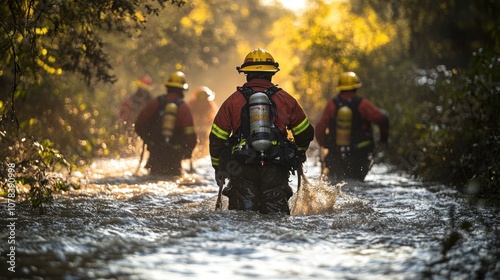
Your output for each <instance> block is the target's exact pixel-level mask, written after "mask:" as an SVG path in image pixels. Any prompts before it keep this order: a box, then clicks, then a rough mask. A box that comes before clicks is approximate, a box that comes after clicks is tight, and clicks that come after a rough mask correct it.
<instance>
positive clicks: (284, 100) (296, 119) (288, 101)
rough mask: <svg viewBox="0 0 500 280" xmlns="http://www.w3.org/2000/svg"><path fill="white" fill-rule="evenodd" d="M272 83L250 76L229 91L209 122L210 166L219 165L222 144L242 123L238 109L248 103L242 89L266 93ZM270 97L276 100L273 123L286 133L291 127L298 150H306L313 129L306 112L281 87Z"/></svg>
mask: <svg viewBox="0 0 500 280" xmlns="http://www.w3.org/2000/svg"><path fill="white" fill-rule="evenodd" d="M271 86H273V84H272V83H271V82H270V81H268V80H265V79H253V80H251V81H250V82H247V83H245V84H244V85H243V86H242V87H237V90H236V91H235V92H234V93H233V94H231V95H230V96H229V97H228V98H227V99H226V100H225V101H224V103H223V104H222V105H221V107H220V108H219V111H218V112H217V115H216V116H215V118H214V122H213V124H212V130H211V132H210V156H211V157H212V165H213V166H214V168H217V167H218V162H219V158H220V155H221V153H222V151H223V149H224V143H225V141H227V140H228V139H229V137H230V136H231V135H232V134H233V133H235V132H236V131H238V129H239V128H240V125H241V109H242V107H243V106H244V105H245V104H246V103H247V100H246V98H245V96H244V95H243V94H242V93H241V91H240V90H241V88H243V87H251V88H252V89H253V90H254V91H260V92H265V91H267V89H268V88H269V87H271ZM271 99H272V100H273V101H274V102H275V103H276V108H277V111H278V119H277V120H276V122H275V123H274V125H275V126H276V127H277V128H278V129H279V130H280V131H281V132H282V133H283V135H285V138H286V136H287V129H289V130H291V132H292V134H293V136H294V140H295V143H296V145H297V146H298V148H299V150H303V151H305V150H307V148H308V147H309V143H310V142H311V141H312V140H313V139H314V128H313V126H312V125H311V124H310V123H309V120H308V119H307V116H306V114H305V113H304V111H303V109H302V107H300V105H299V104H298V102H297V100H296V99H295V98H293V97H292V96H291V95H290V94H288V93H287V92H286V91H284V90H279V91H277V92H276V93H275V94H274V95H272V97H271Z"/></svg>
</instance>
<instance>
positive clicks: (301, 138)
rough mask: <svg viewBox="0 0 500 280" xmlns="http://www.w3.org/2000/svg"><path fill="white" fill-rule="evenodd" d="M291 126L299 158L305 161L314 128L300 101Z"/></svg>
mask: <svg viewBox="0 0 500 280" xmlns="http://www.w3.org/2000/svg"><path fill="white" fill-rule="evenodd" d="M290 126H291V131H292V134H293V138H294V141H295V145H297V157H298V158H299V160H301V161H305V159H306V157H305V153H306V151H307V149H308V148H309V143H311V141H312V140H313V139H314V128H313V126H312V125H311V123H310V122H309V119H308V118H307V116H306V114H305V113H304V110H303V109H302V108H301V107H300V106H299V105H298V103H297V104H296V106H295V108H294V110H293V114H292V122H291V123H290Z"/></svg>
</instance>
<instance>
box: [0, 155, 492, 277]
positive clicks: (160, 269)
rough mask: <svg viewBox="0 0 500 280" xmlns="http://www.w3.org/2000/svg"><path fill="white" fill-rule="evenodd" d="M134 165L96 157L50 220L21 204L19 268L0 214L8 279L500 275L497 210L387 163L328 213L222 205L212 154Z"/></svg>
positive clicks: (312, 175)
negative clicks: (171, 171)
mask: <svg viewBox="0 0 500 280" xmlns="http://www.w3.org/2000/svg"><path fill="white" fill-rule="evenodd" d="M136 164H137V160H135V161H134V160H133V159H122V160H106V161H100V162H97V163H95V164H94V165H93V166H92V167H91V168H90V169H89V173H88V174H86V175H87V178H89V179H88V181H87V182H86V186H85V187H83V188H81V189H79V190H73V191H70V192H68V193H65V194H60V195H57V196H56V199H55V202H54V205H53V207H52V208H50V209H48V210H47V211H46V213H45V214H43V215H40V214H38V212H37V211H34V210H32V209H30V208H29V207H27V206H25V204H19V205H17V208H16V211H17V215H18V220H17V221H16V227H15V240H16V249H15V254H16V255H15V256H16V257H15V272H11V271H9V270H8V267H9V265H8V264H7V266H6V263H7V260H8V259H7V253H8V251H9V250H8V248H9V247H8V246H9V245H8V244H7V238H8V236H9V231H8V230H7V221H6V220H5V219H3V220H2V230H1V235H2V238H1V240H2V241H1V242H2V245H1V249H2V257H1V261H2V265H1V266H0V267H1V268H2V270H1V272H0V275H1V276H0V277H1V278H7V279H13V278H17V279H500V265H499V264H498V260H500V241H499V240H498V239H499V238H498V236H499V234H498V233H499V225H500V223H499V220H500V217H499V215H498V210H495V209H491V208H488V207H480V206H476V205H469V204H468V203H467V200H466V199H465V198H464V197H463V196H461V195H460V194H459V193H457V192H455V191H454V190H452V189H450V188H448V187H445V186H440V185H432V186H426V185H424V184H422V183H419V182H417V181H414V180H411V179H409V178H407V177H405V176H403V175H400V174H396V173H391V172H389V171H388V169H387V167H385V166H380V165H375V166H374V168H373V169H372V170H371V171H370V173H369V175H368V176H367V178H366V181H365V182H364V183H359V182H347V183H346V184H345V185H344V186H342V188H341V191H340V192H338V193H337V194H338V195H339V196H338V198H337V200H336V202H335V205H334V207H333V208H331V209H329V211H327V212H324V213H321V214H317V215H297V216H285V215H262V214H258V213H253V212H237V211H228V210H222V211H214V206H215V198H216V195H217V187H216V185H215V183H214V180H213V172H212V169H211V167H210V165H209V161H208V158H204V159H201V160H199V161H196V162H194V168H195V172H194V173H192V174H188V175H187V176H184V177H183V178H177V179H170V180H166V179H164V178H163V179H162V178H151V177H148V176H132V173H131V172H133V171H134V170H135V165H136ZM306 177H307V178H308V181H309V185H308V184H307V183H303V188H307V187H312V186H316V187H318V188H324V187H326V185H327V184H326V182H323V181H321V180H320V179H319V167H317V166H315V165H311V164H310V163H309V162H308V164H307V165H306ZM291 179H292V182H291V185H292V187H293V188H296V186H297V179H296V177H294V176H292V177H291ZM329 187H331V186H329ZM336 188H337V189H336V190H337V191H339V187H338V186H337V187H336ZM298 203H304V201H302V202H298ZM307 203H311V202H307ZM6 211H7V206H6V203H2V213H6ZM5 215H6V214H5ZM10 235H11V233H10Z"/></svg>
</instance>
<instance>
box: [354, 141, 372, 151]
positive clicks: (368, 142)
mask: <svg viewBox="0 0 500 280" xmlns="http://www.w3.org/2000/svg"><path fill="white" fill-rule="evenodd" d="M371 143H372V141H370V140H366V141H363V142H361V143H359V144H357V145H356V147H357V148H358V149H361V148H364V147H366V146H368V145H370V144H371Z"/></svg>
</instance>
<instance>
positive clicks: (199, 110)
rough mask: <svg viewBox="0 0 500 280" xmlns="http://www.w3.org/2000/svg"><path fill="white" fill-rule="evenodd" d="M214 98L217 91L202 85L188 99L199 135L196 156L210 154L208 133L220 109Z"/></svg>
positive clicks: (194, 153)
mask: <svg viewBox="0 0 500 280" xmlns="http://www.w3.org/2000/svg"><path fill="white" fill-rule="evenodd" d="M214 99H215V93H214V92H213V91H212V90H211V89H210V88H208V87H206V86H201V87H198V88H196V89H195V90H194V91H193V93H191V95H190V96H189V99H188V100H187V101H186V103H187V104H188V106H189V108H190V109H191V112H192V113H193V120H194V128H195V131H196V135H197V136H198V145H196V148H195V151H194V152H193V157H194V158H201V157H204V156H207V155H208V134H209V133H210V128H211V127H212V121H213V120H214V117H215V114H216V113H217V109H218V106H217V104H216V103H215V101H214Z"/></svg>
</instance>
